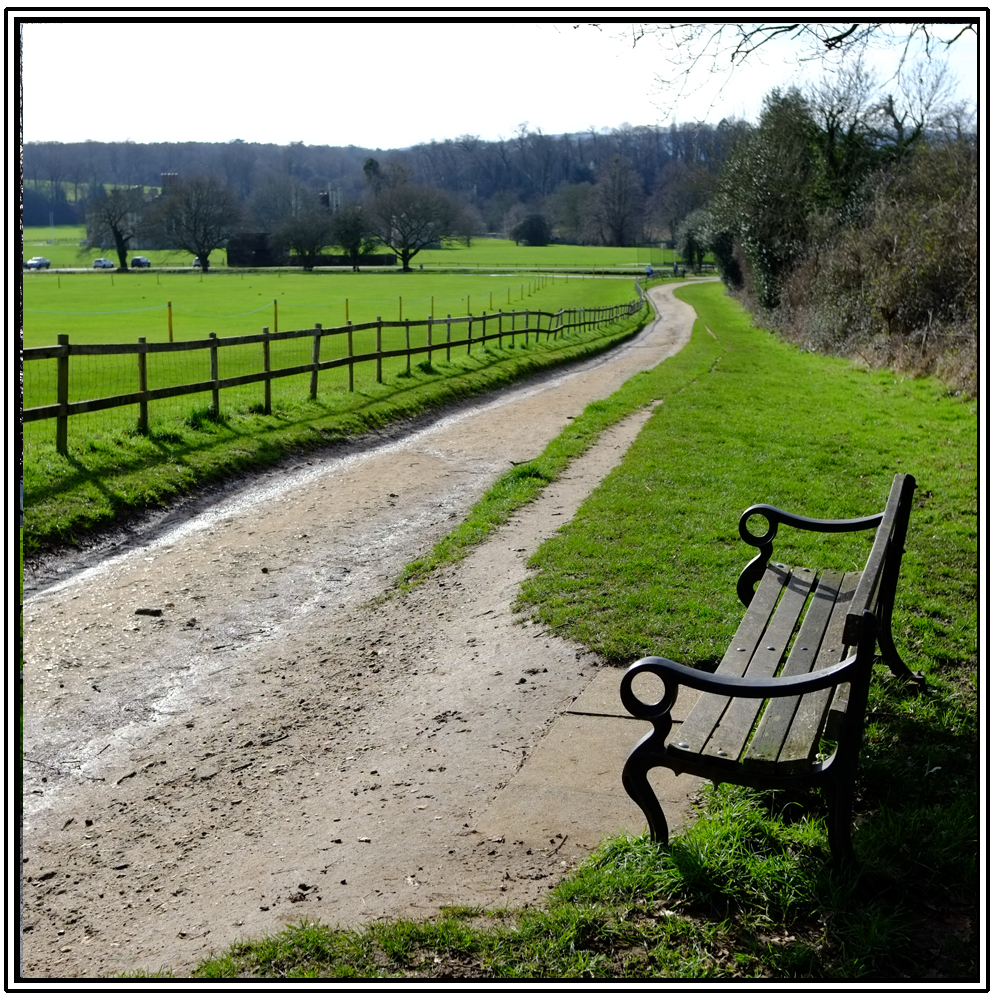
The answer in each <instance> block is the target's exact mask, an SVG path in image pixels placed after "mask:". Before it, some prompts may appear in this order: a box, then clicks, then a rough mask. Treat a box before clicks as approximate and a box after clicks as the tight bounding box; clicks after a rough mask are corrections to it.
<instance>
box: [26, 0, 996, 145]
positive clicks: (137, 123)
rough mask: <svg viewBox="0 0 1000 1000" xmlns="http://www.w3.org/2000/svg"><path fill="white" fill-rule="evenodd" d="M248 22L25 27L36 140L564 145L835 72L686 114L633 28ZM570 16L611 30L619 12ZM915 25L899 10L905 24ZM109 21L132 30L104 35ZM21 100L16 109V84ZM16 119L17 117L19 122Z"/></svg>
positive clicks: (971, 44)
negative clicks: (547, 137)
mask: <svg viewBox="0 0 1000 1000" xmlns="http://www.w3.org/2000/svg"><path fill="white" fill-rule="evenodd" d="M8 12H9V13H8V28H9V29H10V28H12V27H13V26H12V25H11V23H10V22H11V18H12V17H13V16H19V17H22V18H26V19H28V18H30V17H31V16H32V13H33V12H31V11H28V10H24V11H16V10H15V11H11V10H10V8H8ZM35 13H36V14H37V16H38V17H39V18H51V17H53V14H52V13H51V12H46V11H38V12H35ZM241 13H244V12H242V11H241ZM245 13H246V14H247V15H252V16H258V15H260V16H262V17H263V18H264V19H263V20H261V21H256V22H251V21H248V20H246V17H245V16H244V17H243V18H242V19H239V20H235V19H233V20H226V18H227V17H228V16H229V13H228V12H226V11H213V12H212V13H210V14H206V15H205V19H204V20H196V18H197V17H198V15H197V14H191V13H190V12H185V13H184V14H180V15H178V14H173V13H172V12H171V11H164V10H156V11H151V12H149V13H148V15H144V14H143V13H142V12H141V11H135V10H128V11H127V12H126V11H86V12H85V13H84V14H83V15H81V16H85V17H87V18H88V20H86V21H77V22H74V23H67V22H62V23H60V22H47V23H46V22H42V21H36V22H32V21H30V20H26V22H25V23H24V25H23V46H24V47H23V68H22V81H23V88H24V91H23V92H24V97H23V116H24V117H23V129H24V132H23V138H24V141H25V142H32V141H44V140H58V141H62V142H74V141H80V140H84V139H96V140H101V141H112V140H125V139H131V140H133V141H135V142H158V141H165V142H178V141H185V140H192V141H193V140H197V141H212V142H227V141H229V140H232V139H237V138H239V139H243V140H245V141H248V142H273V143H278V144H282V145H284V144H286V143H288V142H292V141H299V140H301V141H303V142H305V143H306V144H308V145H334V146H340V145H352V144H353V145H356V146H362V147H370V148H382V149H391V148H398V147H402V146H409V145H413V144H414V143H418V142H425V141H429V140H431V139H438V140H440V139H446V138H455V137H457V136H459V135H463V134H471V135H478V136H481V137H482V138H483V139H488V140H492V139H496V138H500V137H508V136H511V135H513V134H514V133H515V132H516V131H517V128H518V126H519V124H520V123H522V122H526V123H527V124H528V126H529V128H531V129H536V128H537V129H540V130H541V131H542V132H546V133H555V134H559V133H563V132H576V131H584V130H586V129H588V128H590V127H596V128H602V127H611V128H615V127H618V126H619V125H621V124H623V123H625V122H628V123H630V124H632V125H656V124H669V122H670V120H671V118H674V117H676V120H677V121H678V122H683V121H698V120H707V121H710V122H717V121H719V120H720V119H721V118H723V117H727V116H728V117H734V116H735V117H740V116H742V117H745V118H747V119H751V120H752V119H754V118H755V117H756V115H757V112H758V111H759V109H760V103H761V99H762V97H763V95H764V94H765V93H766V92H767V91H768V90H770V89H771V88H772V87H774V86H789V85H791V84H793V83H798V84H802V83H804V82H806V81H807V79H808V77H809V76H810V75H815V74H817V73H818V72H819V66H818V64H811V65H810V67H808V68H807V69H803V68H801V67H796V66H795V64H794V62H793V61H791V59H790V58H789V56H790V51H789V50H783V49H782V48H780V47H779V46H778V45H772V46H768V48H767V50H766V53H767V61H766V62H764V61H763V59H756V60H754V62H753V64H752V65H750V66H748V67H746V68H745V69H743V70H742V71H740V72H739V73H737V74H736V75H735V76H734V77H733V78H732V79H729V80H728V82H727V83H726V86H725V89H724V90H723V91H722V93H721V94H720V88H721V87H722V86H723V81H724V79H725V75H724V74H718V75H716V76H712V77H710V78H709V79H708V80H707V82H706V84H705V86H704V87H702V88H701V89H700V90H699V91H697V92H695V93H693V94H692V95H691V96H689V97H688V98H686V99H684V100H682V101H680V102H679V103H678V104H677V105H676V106H675V107H673V108H671V107H670V96H669V95H668V94H667V93H666V91H665V89H664V87H663V85H662V84H660V83H658V82H657V77H658V76H660V77H662V76H665V75H667V74H668V73H669V69H670V68H669V66H668V64H667V62H666V60H665V57H664V51H663V49H662V47H661V42H660V41H658V40H657V39H655V38H649V37H647V38H644V39H643V40H642V41H640V42H639V44H638V45H636V46H635V47H633V46H632V43H631V40H630V38H628V37H623V36H625V35H628V33H629V24H628V22H619V23H615V22H610V21H606V22H604V23H603V24H602V27H601V29H600V30H598V29H597V28H594V27H592V26H590V25H589V24H582V25H581V26H580V27H578V28H574V26H573V24H574V22H572V21H567V20H564V21H562V23H556V21H555V19H553V20H550V21H547V22H537V21H524V22H521V23H516V22H514V23H512V22H510V21H509V20H508V21H490V20H486V19H485V17H486V16H487V15H488V13H489V12H484V14H483V15H482V19H479V20H465V21H450V20H445V21H437V22H431V23H428V22H427V21H424V22H405V21H403V20H390V19H388V18H387V19H385V20H381V21H372V20H370V18H371V16H372V15H371V12H370V11H365V12H359V16H360V17H364V18H369V20H367V21H360V22H350V21H335V20H334V21H330V20H321V19H317V18H316V15H315V14H314V13H307V14H303V15H301V16H300V19H296V17H295V15H294V12H293V13H291V14H290V13H288V12H280V13H278V12H274V14H273V16H272V17H267V14H268V13H269V12H266V11H264V12H257V11H252V10H251V11H246V12H245ZM345 13H346V12H344V11H340V12H339V14H340V15H341V16H343V14H345ZM431 13H434V12H431ZM436 13H438V14H440V15H442V16H444V17H447V16H448V12H440V11H439V12H436ZM462 13H463V14H469V13H470V12H469V11H462ZM537 13H538V14H539V15H540V14H542V13H545V12H537ZM554 13H555V15H556V18H558V17H564V16H565V13H570V14H572V13H580V14H585V15H586V16H589V17H591V18H595V17H597V16H598V15H599V14H600V13H603V12H594V11H585V12H584V11H581V12H572V11H569V12H554ZM615 13H617V12H615ZM626 13H627V12H626ZM637 13H642V12H637ZM679 13H680V14H683V13H685V12H679ZM747 13H751V12H747ZM752 13H753V15H754V16H757V15H758V14H759V13H760V12H757V11H754V12H752ZM876 13H881V12H876ZM905 13H907V12H905V11H904V12H900V11H893V15H894V16H896V17H898V16H900V14H905ZM930 13H933V12H928V11H921V12H920V14H921V16H924V17H926V16H928V14H930ZM940 13H942V14H946V15H947V16H950V17H955V16H961V14H962V13H964V12H962V11H941V12H940ZM971 13H981V12H971ZM102 14H104V15H108V16H113V17H123V16H124V17H128V18H129V20H125V21H107V20H100V17H101V15H102ZM472 14H473V15H474V16H475V14H476V12H472ZM836 14H837V16H838V17H839V18H844V17H845V16H847V15H846V14H845V12H844V11H837V12H836ZM56 16H58V15H56ZM64 16H65V17H67V18H71V17H74V16H77V15H76V14H75V12H73V11H70V12H68V13H67V14H66V15H64ZM172 17H173V18H183V20H174V21H173V22H171V20H170V18H172ZM139 18H145V19H142V20H140V19H139ZM577 23H579V22H577ZM8 39H9V43H8V44H9V45H11V46H12V50H11V51H9V53H8V54H9V57H12V58H9V59H8V67H11V66H14V67H16V65H17V49H16V46H17V34H16V31H13V30H8ZM985 42H986V39H985V32H983V36H982V38H981V39H980V40H979V41H977V40H976V39H975V38H972V37H968V36H967V37H966V38H965V39H963V40H962V41H961V42H960V43H959V44H957V45H956V46H954V47H953V49H952V51H951V53H950V63H951V66H952V70H953V72H954V73H955V75H956V76H957V77H958V80H959V84H960V86H959V90H958V91H957V94H956V96H960V97H964V98H966V99H968V100H969V101H970V102H971V103H975V101H976V99H977V95H978V91H979V84H978V80H977V69H978V50H979V47H980V45H981V44H982V45H985ZM786 52H787V53H788V55H786V54H785V53H786ZM881 68H882V70H883V71H884V73H885V75H886V76H889V75H891V73H892V71H893V69H895V62H893V61H892V59H886V60H884V61H883V63H882V67H881ZM10 72H11V71H10V69H9V70H8V73H9V74H10ZM9 79H10V77H9ZM10 83H11V84H12V85H11V86H9V87H8V94H13V95H14V96H13V102H14V103H15V104H16V100H17V97H16V95H17V87H16V82H15V81H14V80H13V79H10ZM713 99H715V103H714V105H713V104H712V100H713ZM11 110H12V111H14V108H13V107H12V109H11ZM16 120H17V117H16V113H15V114H12V115H11V116H10V117H9V119H8V121H13V122H16ZM14 128H15V129H16V125H15V126H14ZM15 134H16V132H15ZM15 141H16V140H15Z"/></svg>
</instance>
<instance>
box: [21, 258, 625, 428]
mask: <svg viewBox="0 0 1000 1000" xmlns="http://www.w3.org/2000/svg"><path fill="white" fill-rule="evenodd" d="M635 298H636V291H635V280H634V278H633V277H627V278H626V277H622V278H610V277H601V276H596V277H595V276H593V275H581V274H570V273H566V274H563V275H558V276H556V275H553V274H542V275H538V274H523V273H474V274H449V273H437V272H424V273H420V272H414V273H410V274H401V273H400V272H398V271H397V272H380V273H360V274H353V273H351V272H343V271H338V272H312V273H307V272H304V271H291V270H279V271H266V272H244V271H238V272H229V271H226V270H219V271H215V272H212V271H210V272H209V273H208V274H207V275H202V274H201V272H194V271H192V272H158V271H136V272H129V273H128V274H118V273H114V272H94V273H75V274H54V273H52V272H48V271H42V272H40V273H39V272H29V273H26V274H25V275H24V345H25V347H41V346H48V345H52V344H55V343H56V338H57V335H58V334H61V333H62V334H66V335H68V337H69V340H70V343H71V344H111V343H131V344H135V343H136V342H137V340H138V338H139V337H144V338H145V339H146V341H147V343H150V344H154V343H165V342H167V341H168V339H169V338H170V330H169V328H168V325H169V326H172V336H173V340H174V342H175V343H177V342H183V341H204V340H205V338H207V337H208V335H209V334H210V333H215V334H216V335H217V336H218V337H219V338H226V337H236V336H245V335H251V334H259V333H261V332H262V330H263V329H264V328H265V327H266V328H268V329H269V330H270V331H272V332H274V331H275V330H276V329H277V330H279V331H290V330H309V331H311V330H312V329H313V328H315V327H316V326H317V325H320V326H322V327H323V328H331V327H342V326H344V325H346V323H348V322H350V323H351V324H354V325H357V324H364V323H370V322H374V321H375V320H376V319H377V318H378V317H381V318H382V320H383V321H384V322H394V321H395V322H398V321H399V320H400V318H402V319H404V320H405V319H409V320H413V321H414V322H420V323H421V326H419V327H416V326H415V327H413V328H411V330H410V346H413V347H416V346H419V345H424V344H426V343H427V325H426V320H427V318H428V317H429V316H434V317H435V318H438V319H444V318H446V317H447V316H449V315H451V316H454V317H466V316H469V315H472V316H482V315H483V314H484V313H487V314H495V313H498V312H500V311H501V310H502V311H503V312H504V313H522V314H523V313H524V311H525V310H530V311H531V312H535V311H538V310H541V311H542V312H551V313H556V312H559V311H560V310H563V309H566V310H571V309H584V308H593V307H595V306H607V305H615V304H620V303H625V302H629V301H631V300H633V299H635ZM168 303H170V304H171V305H170V309H169V312H168V305H167V304H168ZM498 322H500V321H498V320H493V321H492V322H491V323H489V324H487V326H486V330H485V332H486V333H487V334H489V333H495V332H497V330H498ZM502 322H503V329H504V330H505V331H506V330H510V329H511V328H516V329H523V328H524V327H525V326H530V327H532V328H534V327H535V326H537V320H536V319H534V318H533V317H532V318H530V319H527V318H525V317H524V316H523V315H522V316H519V317H517V318H516V319H515V318H513V317H512V318H509V319H503V320H502ZM547 322H548V321H547V320H543V326H545V325H547ZM483 332H484V330H483V324H482V323H478V324H475V325H474V326H473V328H472V330H471V333H472V335H473V336H474V337H476V336H481V335H482V334H483ZM469 335H470V329H469V323H468V321H466V322H456V323H454V324H452V326H451V331H450V337H449V331H448V328H447V326H446V325H444V324H441V325H435V326H434V327H433V330H432V338H433V343H435V344H445V343H446V342H447V341H448V340H449V339H450V340H451V341H461V340H463V339H467V338H468V337H469ZM515 339H516V342H517V344H518V345H519V346H522V345H524V344H525V338H524V337H523V336H522V337H520V338H515ZM528 339H529V340H530V341H531V344H534V342H535V337H534V336H531V337H530V338H528ZM546 339H547V338H546V337H545V335H544V334H543V335H542V337H541V340H542V341H543V342H544V341H545V340H546ZM352 341H353V342H352V344H351V353H353V354H355V355H358V354H365V353H370V352H374V351H375V349H376V333H375V331H374V330H368V331H358V332H357V333H355V334H354V335H353V337H352ZM504 344H505V346H507V347H510V346H511V341H508V340H507V339H506V338H505V340H504ZM531 344H528V345H526V346H529V347H530V346H531ZM493 345H494V346H498V345H496V342H495V341H494V342H493ZM406 346H407V341H406V332H405V331H404V330H403V329H401V328H398V327H397V328H387V329H385V330H383V333H382V349H383V350H386V351H388V350H398V349H402V348H404V347H406ZM312 349H313V338H312V336H305V337H301V338H297V339H290V340H282V341H276V342H274V343H272V344H271V348H270V352H271V356H270V367H271V369H272V370H276V369H280V368H284V367H293V366H297V365H304V364H308V363H309V362H310V361H311V360H312ZM477 349H478V350H481V349H482V348H481V347H477V346H476V345H471V350H477ZM469 350H470V345H466V346H464V347H461V348H458V347H456V349H455V351H454V352H451V353H452V354H454V353H456V352H457V351H461V352H463V353H468V352H469ZM347 352H348V343H347V337H346V335H344V334H338V335H333V336H328V337H324V338H323V339H322V342H321V353H320V361H330V360H335V359H337V358H342V357H345V356H346V355H347ZM447 359H448V352H447V351H441V352H436V353H435V354H434V355H433V357H432V358H431V359H430V362H431V363H432V364H434V365H437V364H440V363H441V362H444V361H445V360H447ZM422 360H424V361H425V360H427V359H425V358H421V357H415V358H412V359H411V361H410V365H415V364H417V363H418V362H420V361H422ZM209 364H210V361H209V352H208V351H207V350H205V349H204V348H201V349H199V350H191V351H179V352H170V353H154V354H150V355H149V356H148V358H147V385H148V388H150V389H157V388H161V387H166V386H174V385H184V384H189V383H194V382H200V381H205V380H207V379H209V378H210V377H211V372H210V367H209ZM410 365H408V364H407V360H406V359H405V358H396V359H391V360H388V361H387V362H386V363H385V364H384V365H383V378H388V377H392V376H395V375H399V374H400V373H401V372H405V371H408V370H409V368H410ZM369 369H370V370H369ZM261 370H263V350H262V346H261V345H260V344H249V345H242V346H238V347H226V348H221V349H220V350H219V377H220V378H223V379H225V378H230V377H234V376H238V375H245V374H249V373H252V372H259V371H261ZM375 374H376V373H375V364H374V362H368V363H365V364H362V365H358V366H356V368H355V382H356V387H357V388H361V387H362V386H363V385H364V384H365V383H367V382H369V381H374V379H375ZM309 379H310V376H309V375H308V374H305V375H297V376H292V377H290V378H286V379H281V380H276V381H275V382H274V383H273V392H274V393H275V394H276V396H275V398H276V399H277V398H279V397H281V396H284V397H289V396H295V397H305V396H306V395H307V393H308V391H309ZM137 387H138V372H137V361H136V355H135V354H118V355H88V356H74V357H72V358H71V359H70V366H69V398H70V400H71V401H76V400H83V399H97V398H101V397H105V396H112V395H116V394H120V393H126V392H134V391H135V390H136V388H137ZM347 387H348V373H347V370H346V368H345V369H336V370H333V371H330V372H323V373H321V374H320V379H319V391H320V392H321V393H327V392H330V391H334V392H339V391H343V390H345V389H347ZM55 394H56V362H55V361H54V360H51V359H47V360H40V361H34V360H29V361H27V362H26V363H25V365H24V406H25V408H29V407H33V406H41V405H46V404H50V403H53V402H55V400H56V395H55ZM201 395H202V396H204V395H206V394H201ZM261 398H262V388H261V386H260V385H259V384H251V385H247V386H242V387H239V388H237V389H230V390H225V391H224V393H223V405H224V406H227V407H230V408H232V407H238V408H246V407H252V406H254V405H255V404H257V405H259V403H260V401H261ZM205 405H207V397H206V398H204V399H203V398H201V396H182V397H177V398H173V399H165V400H161V401H157V402H156V403H155V404H151V405H150V415H151V418H152V417H156V418H158V419H167V418H176V417H177V416H181V417H184V416H186V415H187V414H189V413H190V412H191V411H192V409H197V408H198V407H203V406H205ZM133 411H134V407H125V408H122V409H120V410H105V411H98V412H96V413H91V414H86V415H83V416H79V417H74V418H71V420H70V432H71V434H75V435H78V434H80V433H84V434H85V435H90V434H93V433H95V432H97V431H98V430H104V429H107V430H110V429H111V428H112V427H113V426H115V425H117V424H119V423H121V422H122V421H125V423H126V424H128V423H132V424H134V420H135V414H134V412H133ZM52 433H53V431H52V422H51V421H48V420H46V421H39V422H35V423H29V424H26V425H25V446H26V447H32V446H33V445H35V444H38V443H41V442H42V441H48V439H49V438H51V436H52Z"/></svg>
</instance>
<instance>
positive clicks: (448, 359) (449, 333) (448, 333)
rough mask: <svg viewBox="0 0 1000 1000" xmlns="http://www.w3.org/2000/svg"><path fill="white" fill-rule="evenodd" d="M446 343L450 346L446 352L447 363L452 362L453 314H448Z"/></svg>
mask: <svg viewBox="0 0 1000 1000" xmlns="http://www.w3.org/2000/svg"><path fill="white" fill-rule="evenodd" d="M444 342H445V343H446V344H447V345H448V347H447V349H446V350H445V355H444V358H445V361H451V313H448V322H447V324H446V325H445V334H444Z"/></svg>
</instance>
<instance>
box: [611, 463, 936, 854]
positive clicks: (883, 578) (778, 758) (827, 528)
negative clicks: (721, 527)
mask: <svg viewBox="0 0 1000 1000" xmlns="http://www.w3.org/2000/svg"><path fill="white" fill-rule="evenodd" d="M915 487H916V483H915V481H914V479H913V477H912V476H909V475H898V476H896V477H895V479H894V480H893V484H892V490H891V492H890V493H889V499H888V502H887V503H886V507H885V510H884V511H883V512H882V513H880V514H873V515H871V516H870V517H861V518H852V519H849V520H817V519H814V518H807V517H799V516H797V515H795V514H789V513H787V512H786V511H783V510H779V509H778V508H777V507H772V506H770V505H768V504H758V505H756V506H754V507H750V508H749V509H747V510H746V511H744V512H743V516H742V517H741V518H740V524H739V532H740V537H741V538H742V539H743V540H744V541H745V542H747V543H748V544H749V545H753V546H756V547H757V548H758V549H759V550H760V552H759V554H758V555H757V556H756V557H755V558H754V559H753V560H751V561H750V562H749V563H748V564H747V566H746V568H745V569H744V570H743V572H742V573H741V574H740V578H739V582H738V584H737V588H736V589H737V593H738V595H739V597H740V599H741V600H742V601H743V603H744V604H745V605H746V606H747V611H746V614H745V615H744V617H743V620H742V622H741V623H740V626H739V628H738V629H737V631H736V635H735V637H734V638H733V641H732V643H731V645H730V646H729V649H728V650H727V651H726V654H725V656H723V658H722V662H721V663H720V664H719V666H718V669H717V670H716V671H715V672H714V673H709V672H707V671H704V670H695V669H692V668H691V667H686V666H683V665H682V664H679V663H674V662H673V661H672V660H666V659H662V658H661V657H658V656H647V657H645V658H643V659H641V660H637V661H636V662H635V663H634V664H632V666H631V667H630V668H629V669H628V671H627V672H626V674H625V676H624V678H623V679H622V684H621V699H622V703H623V704H624V706H625V708H626V709H627V710H628V711H629V712H630V713H631V714H632V715H634V716H635V717H636V718H640V719H648V720H649V721H650V722H651V723H652V724H653V730H652V732H651V733H649V734H648V735H647V736H646V737H645V738H644V739H642V740H641V741H640V742H639V743H638V745H637V746H636V748H635V749H634V750H633V751H632V753H631V755H630V756H629V758H628V760H627V761H626V763H625V767H624V770H623V771H622V783H623V784H624V785H625V790H626V791H627V792H628V794H629V795H630V796H631V797H632V799H633V800H634V801H635V802H636V803H637V804H638V806H639V807H640V808H641V809H642V811H643V812H644V813H645V815H646V820H647V822H648V823H649V830H650V836H651V837H652V838H653V839H654V840H656V841H659V842H661V843H664V844H665V843H666V841H667V837H668V829H667V822H666V819H665V818H664V815H663V810H662V809H661V808H660V804H659V802H657V800H656V795H655V794H654V792H653V790H652V788H651V787H650V784H649V780H648V773H649V771H650V769H651V768H654V767H667V768H671V769H672V770H673V771H674V772H675V773H677V774H680V773H683V772H687V773H690V774H697V775H701V776H702V777H704V778H707V779H709V780H711V781H714V782H716V783H718V782H723V781H725V782H730V783H733V784H740V785H749V786H751V787H754V788H775V789H798V788H803V787H820V788H822V789H823V791H824V793H825V794H826V798H827V805H828V810H829V812H828V832H829V837H830V849H831V852H832V854H833V856H834V858H835V859H837V860H841V861H843V860H849V859H850V858H851V857H852V849H851V817H852V802H853V798H854V782H855V773H856V771H857V764H858V753H859V751H860V748H861V741H862V736H863V733H864V722H865V712H866V706H867V701H868V688H869V680H870V676H871V670H872V664H873V662H874V658H875V649H876V646H877V647H878V649H879V652H880V654H881V658H882V661H883V662H884V663H885V664H886V665H888V666H889V668H890V669H891V670H892V671H893V673H894V674H895V675H896V676H897V677H900V678H905V679H906V680H907V681H910V682H913V683H916V684H919V685H922V684H923V677H922V676H920V675H919V674H914V673H912V672H911V671H910V670H909V669H908V668H907V667H906V665H905V664H904V663H903V661H902V659H901V658H900V656H899V654H898V652H897V651H896V647H895V645H894V644H893V640H892V607H893V602H894V600H895V595H896V584H897V580H898V578H899V567H900V561H901V559H902V556H903V545H904V543H905V540H906V529H907V524H908V522H909V517H910V506H911V504H912V500H913V491H914V489H915ZM754 516H763V517H764V518H765V519H766V520H767V531H766V532H765V533H764V534H763V535H759V536H758V535H754V534H752V533H751V531H750V530H749V528H748V526H747V522H748V521H749V520H750V519H751V518H752V517H754ZM779 524H786V525H788V526H789V527H793V528H801V529H804V530H806V531H819V532H845V531H862V530H865V529H871V528H876V529H877V530H876V533H875V540H874V543H873V544H872V549H871V552H870V554H869V556H868V561H867V563H866V565H865V568H864V570H863V571H862V572H860V573H858V572H841V571H839V570H838V571H823V572H820V571H817V570H811V569H801V568H792V567H789V566H785V565H783V564H781V563H775V562H771V554H772V551H773V545H772V543H773V542H774V538H775V536H776V534H777V531H778V525H779ZM755 586H756V590H755ZM643 674H653V675H655V676H656V677H658V678H659V679H660V681H662V684H663V688H664V693H663V696H662V698H661V699H660V700H659V701H658V702H656V703H655V704H649V703H647V702H645V701H642V700H641V699H640V698H639V697H637V695H636V694H635V693H634V691H633V685H634V684H635V682H636V679H637V678H639V677H641V676H642V675H643ZM646 683H647V684H648V679H647V681H646ZM682 684H683V685H686V686H689V687H692V688H696V689H697V690H699V691H701V692H703V693H702V694H701V695H700V697H699V698H698V700H697V702H696V703H695V705H694V707H693V708H692V709H691V711H690V712H689V714H688V715H687V718H685V719H684V720H683V723H682V724H681V725H680V726H679V727H678V728H677V729H676V730H674V729H673V726H674V720H673V719H672V718H671V715H670V710H671V708H672V707H673V705H674V702H675V701H676V699H677V693H678V685H682ZM668 737H669V742H668Z"/></svg>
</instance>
